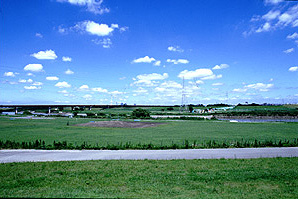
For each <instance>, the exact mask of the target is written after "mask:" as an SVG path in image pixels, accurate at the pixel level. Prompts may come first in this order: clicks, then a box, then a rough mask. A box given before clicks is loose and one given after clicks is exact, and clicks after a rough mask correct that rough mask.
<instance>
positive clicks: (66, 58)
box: [62, 56, 72, 62]
mask: <svg viewBox="0 0 298 199" xmlns="http://www.w3.org/2000/svg"><path fill="white" fill-rule="evenodd" d="M71 60H72V59H71V58H70V57H64V56H63V57H62V61H65V62H71Z"/></svg>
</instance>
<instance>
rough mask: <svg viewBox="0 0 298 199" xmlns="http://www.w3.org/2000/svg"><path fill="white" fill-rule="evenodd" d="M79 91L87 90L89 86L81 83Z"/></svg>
mask: <svg viewBox="0 0 298 199" xmlns="http://www.w3.org/2000/svg"><path fill="white" fill-rule="evenodd" d="M79 90H80V91H88V90H89V86H88V85H82V86H80V87H79Z"/></svg>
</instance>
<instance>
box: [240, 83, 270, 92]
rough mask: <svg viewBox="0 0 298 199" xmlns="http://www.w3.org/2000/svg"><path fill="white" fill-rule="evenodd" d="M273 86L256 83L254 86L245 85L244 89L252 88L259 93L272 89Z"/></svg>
mask: <svg viewBox="0 0 298 199" xmlns="http://www.w3.org/2000/svg"><path fill="white" fill-rule="evenodd" d="M273 86H274V85H273V84H264V83H256V84H249V85H246V86H245V88H252V89H256V90H259V91H263V92H264V91H268V90H269V89H270V88H272V87H273Z"/></svg>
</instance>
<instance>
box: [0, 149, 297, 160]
mask: <svg viewBox="0 0 298 199" xmlns="http://www.w3.org/2000/svg"><path fill="white" fill-rule="evenodd" d="M274 157H298V147H283V148H233V149H179V150H19V149H17V150H0V163H9V162H45V161H72V160H144V159H151V160H172V159H220V158H225V159H249V158H274Z"/></svg>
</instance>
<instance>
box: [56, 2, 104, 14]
mask: <svg viewBox="0 0 298 199" xmlns="http://www.w3.org/2000/svg"><path fill="white" fill-rule="evenodd" d="M57 1H58V2H67V3H70V4H72V5H76V6H85V7H87V11H89V12H92V13H94V14H100V15H102V14H104V13H108V12H110V9H108V8H106V7H104V6H103V5H102V3H103V0H57Z"/></svg>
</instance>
